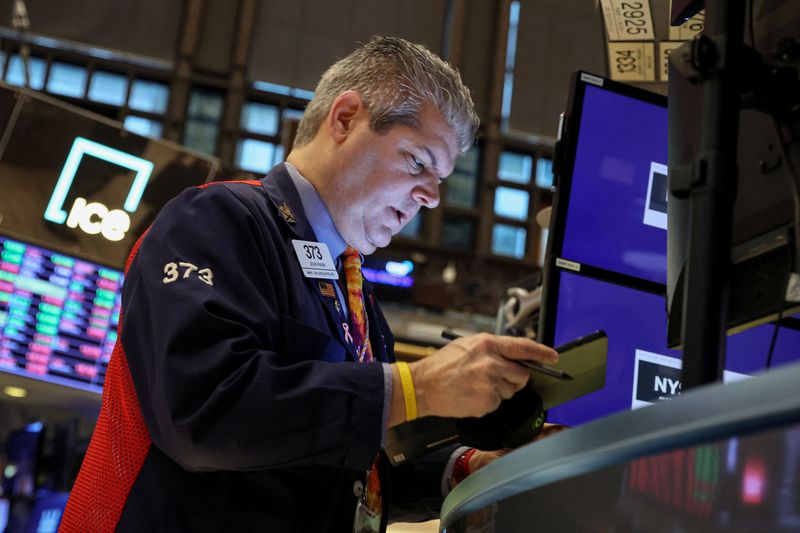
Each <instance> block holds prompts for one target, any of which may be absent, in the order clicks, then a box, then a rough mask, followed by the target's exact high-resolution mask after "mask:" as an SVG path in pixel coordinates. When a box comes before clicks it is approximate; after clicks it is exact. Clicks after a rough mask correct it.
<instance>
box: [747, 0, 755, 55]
mask: <svg viewBox="0 0 800 533" xmlns="http://www.w3.org/2000/svg"><path fill="white" fill-rule="evenodd" d="M755 3H756V0H750V15H749V17H750V24H749V26H750V47H751V48H752V49H753V50H755V49H756V33H755V30H754V29H753V11H754V10H753V4H755Z"/></svg>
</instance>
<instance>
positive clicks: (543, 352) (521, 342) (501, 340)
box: [495, 336, 558, 363]
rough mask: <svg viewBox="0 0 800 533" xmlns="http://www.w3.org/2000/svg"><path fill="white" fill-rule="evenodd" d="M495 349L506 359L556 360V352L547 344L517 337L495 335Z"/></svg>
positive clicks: (554, 361) (546, 361)
mask: <svg viewBox="0 0 800 533" xmlns="http://www.w3.org/2000/svg"><path fill="white" fill-rule="evenodd" d="M495 350H496V352H497V354H498V355H500V356H502V357H505V358H506V359H534V360H536V361H540V362H542V363H556V362H558V354H557V353H556V351H555V350H554V349H552V348H550V347H549V346H545V345H544V344H539V343H538V342H534V341H532V340H530V339H522V338H519V337H506V336H499V337H495Z"/></svg>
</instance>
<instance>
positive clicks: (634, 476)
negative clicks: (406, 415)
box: [441, 364, 800, 533]
mask: <svg viewBox="0 0 800 533" xmlns="http://www.w3.org/2000/svg"><path fill="white" fill-rule="evenodd" d="M441 529H442V530H443V531H446V532H447V533H479V532H480V533H489V532H503V533H513V532H517V531H519V532H521V531H526V532H527V531H664V532H666V531H670V532H672V531H682V532H690V531H698V532H700V531H702V532H708V531H800V364H794V365H791V366H785V367H782V368H780V369H776V370H772V371H771V372H767V373H764V374H762V375H758V376H756V377H754V378H753V379H748V380H745V381H740V382H736V383H732V384H728V385H710V386H706V387H702V388H698V389H694V390H692V391H687V392H686V393H684V394H683V395H681V396H680V397H678V398H675V399H673V400H669V401H666V402H661V403H657V404H655V405H653V406H650V407H645V408H642V409H637V410H635V411H631V412H625V413H619V414H616V415H612V416H609V417H607V418H604V419H600V420H597V421H595V422H591V423H589V424H586V425H583V426H581V427H578V428H574V429H572V430H570V431H566V432H563V433H560V434H557V435H554V436H552V437H549V438H547V439H544V440H542V441H540V442H537V443H535V444H531V445H528V446H525V447H523V448H520V449H518V450H516V451H514V452H512V453H510V454H509V455H507V456H505V457H503V458H501V459H499V460H497V461H495V462H494V463H492V464H490V465H488V466H487V467H485V468H483V469H482V470H480V471H478V472H476V473H475V474H474V475H472V476H470V477H469V478H467V479H466V480H465V481H463V482H462V483H461V484H459V486H458V487H456V488H455V490H453V492H452V493H451V494H450V495H449V496H448V498H447V499H446V500H445V502H444V506H443V508H442V513H441Z"/></svg>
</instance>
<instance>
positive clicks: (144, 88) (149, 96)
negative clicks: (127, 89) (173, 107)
mask: <svg viewBox="0 0 800 533" xmlns="http://www.w3.org/2000/svg"><path fill="white" fill-rule="evenodd" d="M168 100H169V88H168V87H167V86H166V84H164V83H158V82H155V81H147V80H134V82H133V87H131V98H130V100H129V101H128V107H130V108H131V109H136V110H138V111H147V112H149V113H164V112H166V111H167V101H168Z"/></svg>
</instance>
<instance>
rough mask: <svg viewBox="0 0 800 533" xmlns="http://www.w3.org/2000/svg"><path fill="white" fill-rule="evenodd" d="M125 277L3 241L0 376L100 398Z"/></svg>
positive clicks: (0, 256) (0, 238) (0, 241)
mask: <svg viewBox="0 0 800 533" xmlns="http://www.w3.org/2000/svg"><path fill="white" fill-rule="evenodd" d="M121 288H122V273H121V272H119V271H117V270H114V269H110V268H106V267H103V266H100V265H97V264H94V263H90V262H88V261H84V260H81V259H76V258H74V257H70V256H67V255H64V254H60V253H56V252H54V251H52V250H47V249H45V248H40V247H37V246H33V245H31V244H27V243H24V242H21V241H17V240H11V239H8V238H6V237H3V236H0V371H4V372H10V373H13V374H17V375H21V376H26V377H31V378H35V379H39V380H44V381H50V382H53V383H59V384H62V385H69V386H72V387H77V388H81V389H85V390H89V391H93V392H101V391H102V387H103V379H104V377H105V373H106V366H107V364H108V360H109V358H110V356H111V352H112V351H113V348H114V343H115V342H116V339H117V324H118V322H119V307H120V299H121V294H122V293H121Z"/></svg>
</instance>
